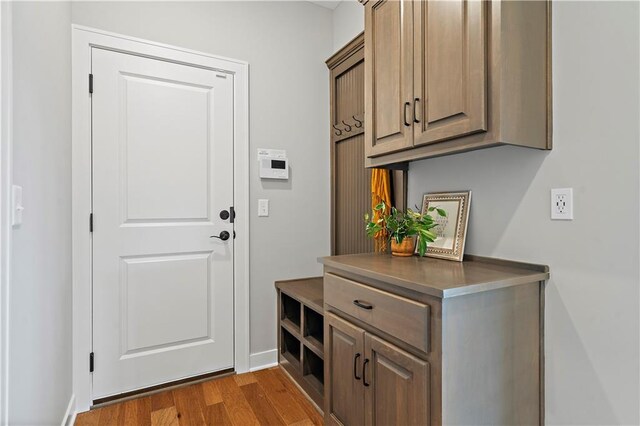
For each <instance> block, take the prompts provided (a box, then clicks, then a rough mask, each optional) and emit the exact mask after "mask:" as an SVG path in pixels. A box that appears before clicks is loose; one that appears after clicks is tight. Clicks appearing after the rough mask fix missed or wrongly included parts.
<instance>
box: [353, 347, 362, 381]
mask: <svg viewBox="0 0 640 426" xmlns="http://www.w3.org/2000/svg"><path fill="white" fill-rule="evenodd" d="M358 358H360V353H359V352H358V353H357V354H356V356H355V358H353V377H354V378H355V379H356V380H360V379H362V377H358Z"/></svg>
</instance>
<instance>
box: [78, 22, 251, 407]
mask: <svg viewBox="0 0 640 426" xmlns="http://www.w3.org/2000/svg"><path fill="white" fill-rule="evenodd" d="M71 43H72V101H73V103H72V118H73V123H72V231H73V236H72V254H73V391H74V395H75V400H76V407H75V411H77V412H81V411H86V410H88V409H89V408H90V406H91V404H92V401H93V392H92V385H91V383H92V380H91V379H92V377H91V373H90V372H89V354H90V353H91V351H92V341H93V335H92V285H91V270H92V256H91V233H90V232H89V214H90V213H91V190H92V187H91V143H90V142H91V103H90V97H89V74H90V73H91V48H92V47H101V48H103V49H109V50H114V51H118V52H123V53H128V54H132V55H138V56H144V57H150V58H155V59H160V60H165V61H170V62H177V63H181V64H186V65H191V66H195V67H200V68H207V69H212V70H218V71H224V72H229V73H233V74H234V79H235V83H236V84H235V87H234V152H233V157H234V172H233V173H234V188H233V191H234V208H235V210H236V212H237V218H238V219H237V220H236V222H235V229H236V232H237V238H236V240H235V252H234V329H235V333H234V335H235V338H234V363H235V370H236V372H238V373H242V372H246V371H249V64H248V63H247V62H244V61H239V60H235V59H229V58H223V57H219V56H214V55H210V54H207V53H202V52H196V51H192V50H188V49H183V48H179V47H174V46H169V45H165V44H161V43H156V42H152V41H148V40H142V39H137V38H133V37H128V36H124V35H118V34H114V33H110V32H106V31H101V30H96V29H93V28H87V27H83V26H78V25H72V39H71ZM95 356H96V363H95V368H100V367H99V366H100V354H96V355H95Z"/></svg>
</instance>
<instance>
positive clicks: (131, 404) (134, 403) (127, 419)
mask: <svg viewBox="0 0 640 426" xmlns="http://www.w3.org/2000/svg"><path fill="white" fill-rule="evenodd" d="M123 408H124V424H125V425H139V426H148V425H150V424H151V398H149V397H146V398H138V399H132V400H130V401H126V402H125V403H124V407H123Z"/></svg>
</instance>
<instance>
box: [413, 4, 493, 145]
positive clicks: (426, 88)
mask: <svg viewBox="0 0 640 426" xmlns="http://www.w3.org/2000/svg"><path fill="white" fill-rule="evenodd" d="M485 3H486V2H483V1H468V0H452V1H433V2H425V1H416V2H414V3H413V4H414V47H415V51H414V90H415V99H414V100H413V102H414V111H415V116H416V117H415V118H416V119H415V126H414V132H415V135H414V136H415V139H414V145H421V144H428V143H433V142H437V141H440V140H445V139H450V138H453V137H458V136H461V135H465V134H470V133H475V132H480V131H485V130H487V93H486V90H487V89H486V85H487V73H486V69H487V55H486V51H485V50H486V17H485V14H486V12H485V8H486V5H485Z"/></svg>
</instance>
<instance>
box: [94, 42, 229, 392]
mask: <svg viewBox="0 0 640 426" xmlns="http://www.w3.org/2000/svg"><path fill="white" fill-rule="evenodd" d="M91 63H92V74H93V95H92V126H93V127H92V135H93V142H92V143H93V177H92V178H93V333H94V334H93V335H94V341H93V350H94V353H95V370H94V373H93V396H94V399H95V398H101V397H105V396H110V395H115V394H118V393H122V392H127V391H131V390H135V389H140V388H144V387H148V386H153V385H157V384H160V383H165V382H169V381H172V380H178V379H182V378H185V377H189V376H196V375H200V374H204V373H209V372H213V371H217V370H222V369H227V368H232V367H233V360H234V358H233V338H234V334H233V329H234V321H233V224H232V223H231V222H232V220H231V218H229V219H226V220H223V219H222V218H221V216H220V212H221V211H222V210H227V211H229V209H230V207H231V206H232V205H233V75H231V74H225V73H223V72H218V71H213V70H208V69H203V68H196V67H191V66H187V65H183V64H177V63H171V62H166V61H161V60H156V59H150V58H145V57H140V56H134V55H129V54H124V53H118V52H113V51H108V50H103V49H98V48H93V49H92V60H91ZM222 231H226V232H228V233H229V234H230V235H231V237H230V238H229V239H227V240H222V239H219V238H210V236H212V235H214V236H219V235H220V233H221V232H222Z"/></svg>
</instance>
